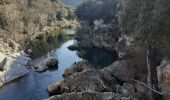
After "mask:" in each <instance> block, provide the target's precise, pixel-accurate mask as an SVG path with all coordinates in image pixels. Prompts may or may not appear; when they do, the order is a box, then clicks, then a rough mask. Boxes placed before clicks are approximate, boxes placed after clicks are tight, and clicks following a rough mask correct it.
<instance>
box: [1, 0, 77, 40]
mask: <svg viewBox="0 0 170 100" xmlns="http://www.w3.org/2000/svg"><path fill="white" fill-rule="evenodd" d="M74 18H75V15H74V11H73V10H72V9H70V7H64V6H63V5H62V4H61V3H60V1H59V0H1V1H0V34H1V37H2V36H3V37H11V38H12V39H13V40H15V41H16V42H20V41H22V42H23V38H24V37H26V38H27V37H29V36H31V35H32V34H35V33H36V32H37V31H41V30H42V29H43V28H44V26H51V24H52V23H54V21H56V20H63V19H68V20H72V19H74Z"/></svg>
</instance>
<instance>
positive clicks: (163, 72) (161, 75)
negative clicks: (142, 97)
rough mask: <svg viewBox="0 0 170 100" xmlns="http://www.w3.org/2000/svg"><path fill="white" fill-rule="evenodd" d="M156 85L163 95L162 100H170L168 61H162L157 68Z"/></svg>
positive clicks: (169, 68)
mask: <svg viewBox="0 0 170 100" xmlns="http://www.w3.org/2000/svg"><path fill="white" fill-rule="evenodd" d="M157 74H158V83H159V87H160V89H161V91H162V92H163V93H164V94H165V96H164V99H165V100H170V95H166V94H169V93H170V61H167V60H164V61H162V63H161V65H160V66H158V67H157Z"/></svg>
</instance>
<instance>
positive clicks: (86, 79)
mask: <svg viewBox="0 0 170 100" xmlns="http://www.w3.org/2000/svg"><path fill="white" fill-rule="evenodd" d="M106 89H107V86H106V85H105V84H104V82H103V79H102V74H101V73H100V71H98V70H88V71H84V72H80V73H76V74H73V75H71V76H69V77H67V78H65V79H64V80H63V81H61V82H56V83H53V84H51V85H50V86H49V87H48V91H49V92H50V93H51V94H63V93H70V92H72V91H75V92H82V91H86V90H89V91H97V92H101V91H105V90H106Z"/></svg>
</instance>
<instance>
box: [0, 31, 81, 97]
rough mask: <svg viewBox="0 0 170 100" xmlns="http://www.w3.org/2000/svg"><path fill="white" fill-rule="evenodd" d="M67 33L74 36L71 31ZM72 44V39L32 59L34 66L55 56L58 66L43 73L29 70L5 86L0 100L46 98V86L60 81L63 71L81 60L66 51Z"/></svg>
mask: <svg viewBox="0 0 170 100" xmlns="http://www.w3.org/2000/svg"><path fill="white" fill-rule="evenodd" d="M67 33H68V34H74V33H73V31H68V32H67ZM74 42H75V40H73V39H71V40H68V41H66V42H64V43H62V44H61V46H60V47H58V48H56V49H54V50H52V51H49V52H48V53H47V54H46V55H45V56H41V57H39V58H36V59H34V60H33V61H32V63H34V64H36V63H38V62H39V61H42V60H43V59H45V58H46V56H55V57H57V59H58V61H59V65H58V68H56V69H53V70H48V71H46V72H43V73H37V72H34V71H33V70H31V69H30V73H29V74H28V75H26V76H23V77H22V78H20V79H17V80H15V81H13V82H12V83H9V84H7V85H5V86H4V87H3V88H2V89H1V90H0V100H42V99H45V98H48V97H49V94H48V91H47V88H48V85H49V84H51V83H52V82H55V81H59V80H62V79H63V77H62V74H63V72H64V70H65V69H66V68H68V67H70V66H71V65H72V64H73V63H75V62H78V61H80V60H81V58H79V57H78V55H77V53H76V51H70V50H69V49H67V47H68V46H70V45H73V44H74Z"/></svg>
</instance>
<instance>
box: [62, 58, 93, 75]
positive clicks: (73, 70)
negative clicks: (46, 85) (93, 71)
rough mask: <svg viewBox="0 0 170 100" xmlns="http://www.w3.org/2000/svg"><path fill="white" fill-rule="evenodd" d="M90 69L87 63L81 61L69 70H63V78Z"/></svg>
mask: <svg viewBox="0 0 170 100" xmlns="http://www.w3.org/2000/svg"><path fill="white" fill-rule="evenodd" d="M90 68H91V66H90V65H89V63H88V62H87V61H81V62H78V63H75V64H73V65H72V67H71V68H68V69H65V71H64V74H63V77H64V78H66V77H68V76H70V75H73V74H74V73H77V72H82V71H85V70H88V69H90Z"/></svg>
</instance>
